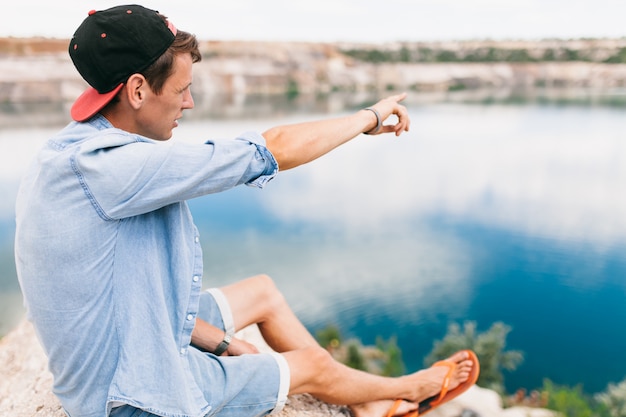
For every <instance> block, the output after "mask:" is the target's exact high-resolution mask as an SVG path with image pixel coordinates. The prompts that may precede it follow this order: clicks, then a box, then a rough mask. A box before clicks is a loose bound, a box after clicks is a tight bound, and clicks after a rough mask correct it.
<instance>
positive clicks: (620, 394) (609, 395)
mask: <svg viewBox="0 0 626 417" xmlns="http://www.w3.org/2000/svg"><path fill="white" fill-rule="evenodd" d="M595 400H596V401H598V403H600V404H601V405H602V406H604V407H605V408H606V410H607V413H608V415H609V416H611V417H625V416H626V379H624V380H623V381H622V382H620V383H619V384H617V385H616V384H609V386H608V388H607V389H606V391H605V392H602V393H599V394H596V395H595Z"/></svg>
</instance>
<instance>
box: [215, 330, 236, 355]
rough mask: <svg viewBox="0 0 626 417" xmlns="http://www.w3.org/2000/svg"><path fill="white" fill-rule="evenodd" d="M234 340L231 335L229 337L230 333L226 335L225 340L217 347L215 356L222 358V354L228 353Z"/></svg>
mask: <svg viewBox="0 0 626 417" xmlns="http://www.w3.org/2000/svg"><path fill="white" fill-rule="evenodd" d="M232 339H233V337H232V336H231V335H229V334H228V333H226V334H225V335H224V340H222V341H221V342H220V344H219V345H217V347H216V348H215V350H214V351H213V354H214V355H215V356H220V355H221V354H222V353H224V352H226V350H227V349H228V346H230V341H231V340H232Z"/></svg>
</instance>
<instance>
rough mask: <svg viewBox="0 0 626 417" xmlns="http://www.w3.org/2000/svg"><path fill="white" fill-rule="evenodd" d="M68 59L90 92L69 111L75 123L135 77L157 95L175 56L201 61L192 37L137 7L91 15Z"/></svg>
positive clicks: (72, 45)
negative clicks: (184, 55) (141, 77)
mask: <svg viewBox="0 0 626 417" xmlns="http://www.w3.org/2000/svg"><path fill="white" fill-rule="evenodd" d="M69 53H70V57H71V58H72V61H73V62H74V66H75V67H76V69H77V70H78V72H79V73H80V74H81V76H82V77H83V78H84V79H85V81H87V82H88V83H89V85H90V86H91V88H89V89H87V90H86V91H85V92H84V93H83V94H82V95H81V96H80V97H79V98H78V99H77V100H76V102H75V103H74V105H73V106H72V110H71V115H72V118H73V119H74V120H77V121H85V120H87V119H89V118H90V117H92V116H93V115H94V114H96V113H97V112H99V111H100V110H102V109H103V108H104V107H105V106H106V105H107V104H109V103H110V102H111V101H112V100H113V99H114V98H115V96H116V95H117V94H118V93H119V92H120V90H121V89H122V88H123V86H124V85H125V83H126V82H127V81H128V79H129V78H130V77H131V76H132V75H133V74H141V75H142V76H144V77H145V80H146V81H147V83H148V84H149V86H150V87H151V88H152V90H153V91H154V92H155V93H156V94H159V93H160V91H161V89H162V88H163V85H164V84H165V81H166V80H167V78H168V77H169V76H170V75H171V74H172V73H173V71H174V61H175V59H174V58H175V56H176V55H177V54H185V53H186V54H189V55H190V56H191V58H192V62H197V61H199V60H200V53H199V51H198V44H197V41H196V39H195V37H194V36H193V35H190V34H188V33H186V32H183V31H177V30H176V28H175V27H174V25H173V24H171V23H170V22H169V21H168V20H167V19H166V18H165V16H163V15H161V14H159V13H158V12H157V11H154V10H150V9H147V8H145V7H142V6H138V5H127V6H117V7H112V8H110V9H107V10H102V11H91V12H89V15H88V17H87V18H86V19H85V20H84V21H83V23H82V24H81V25H80V26H79V27H78V29H77V30H76V32H75V33H74V36H73V37H72V40H71V42H70V45H69Z"/></svg>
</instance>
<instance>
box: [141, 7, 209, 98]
mask: <svg viewBox="0 0 626 417" xmlns="http://www.w3.org/2000/svg"><path fill="white" fill-rule="evenodd" d="M160 16H161V17H162V18H163V19H164V20H166V21H167V18H166V17H165V16H163V15H160ZM178 54H191V59H192V62H193V63H196V62H199V61H200V60H201V59H202V55H201V54H200V49H199V47H198V40H197V39H196V36H195V35H192V34H191V33H188V32H185V31H182V30H178V31H177V32H176V38H175V39H174V42H172V44H171V45H170V47H169V48H167V50H166V51H165V52H164V53H163V55H161V56H160V57H159V58H157V60H156V61H155V62H154V63H153V64H152V65H150V66H149V67H148V68H146V69H145V70H144V71H142V72H141V74H142V75H143V76H144V77H146V81H148V85H149V86H150V88H151V89H152V91H154V93H155V94H157V95H158V94H161V91H162V90H163V85H164V84H165V81H167V79H168V77H169V76H170V75H172V72H173V71H174V57H175V56H176V55H178Z"/></svg>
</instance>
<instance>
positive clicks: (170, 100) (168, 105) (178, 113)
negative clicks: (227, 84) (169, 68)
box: [136, 54, 194, 140]
mask: <svg viewBox="0 0 626 417" xmlns="http://www.w3.org/2000/svg"><path fill="white" fill-rule="evenodd" d="M192 64H193V62H192V59H191V55H190V54H177V55H176V56H175V58H174V72H173V73H172V75H170V77H169V78H168V79H167V81H166V82H165V84H164V85H163V90H162V91H161V94H159V95H156V94H154V92H152V90H151V89H150V88H147V90H148V91H147V95H146V98H145V104H144V106H142V108H141V110H140V112H139V114H138V117H137V126H138V129H139V131H138V132H136V133H139V134H140V135H142V136H146V137H148V138H151V139H155V140H168V139H169V138H171V137H172V130H173V129H174V128H175V127H177V126H178V119H180V118H181V117H182V116H183V110H185V109H192V108H193V106H194V103H193V97H191V90H190V88H191V81H192V71H191V67H192Z"/></svg>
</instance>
